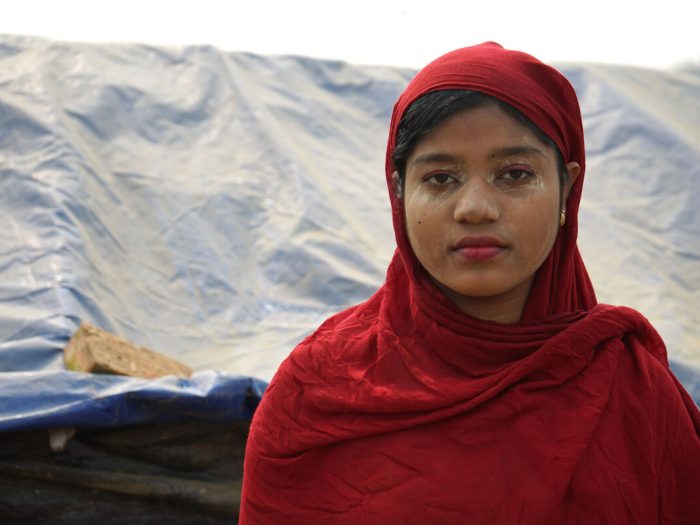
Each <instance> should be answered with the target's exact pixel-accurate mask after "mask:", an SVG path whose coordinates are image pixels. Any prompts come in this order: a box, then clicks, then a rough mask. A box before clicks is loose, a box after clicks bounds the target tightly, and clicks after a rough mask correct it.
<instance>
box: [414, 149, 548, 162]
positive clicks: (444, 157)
mask: <svg viewBox="0 0 700 525" xmlns="http://www.w3.org/2000/svg"><path fill="white" fill-rule="evenodd" d="M513 155H537V156H540V157H546V156H547V153H546V152H545V151H543V150H541V149H540V148H536V147H534V146H506V147H503V148H496V149H494V150H492V151H491V152H490V153H489V156H490V157H491V158H501V157H512V156H513ZM459 162H460V158H459V157H458V156H456V155H452V154H450V153H443V152H431V153H424V154H423V155H419V156H418V157H416V158H415V159H413V160H412V161H411V166H416V165H419V164H438V163H440V164H445V163H459Z"/></svg>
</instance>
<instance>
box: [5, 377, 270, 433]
mask: <svg viewBox="0 0 700 525" xmlns="http://www.w3.org/2000/svg"><path fill="white" fill-rule="evenodd" d="M0 377H1V378H2V380H1V381H0V399H2V403H1V404H0V430H2V431H13V430H34V429H43V428H61V427H64V428H71V427H75V428H81V427H89V428H93V427H117V426H125V425H136V424H149V423H153V422H159V423H170V422H183V423H184V422H197V421H200V422H208V423H227V422H231V421H237V420H244V419H245V420H247V419H250V418H251V417H252V416H253V412H254V411H255V408H256V407H257V405H258V403H259V401H260V398H261V396H262V394H263V391H264V389H265V387H266V383H265V382H263V381H261V380H259V379H254V378H251V377H243V376H241V377H233V376H225V375H222V374H219V373H217V372H212V371H204V372H198V373H196V374H194V375H193V376H192V377H191V378H188V379H183V378H177V377H174V376H168V377H163V378H158V379H152V380H143V379H138V378H133V377H123V376H113V375H102V374H83V373H70V372H54V371H37V372H31V373H28V372H7V373H3V374H2V376H0Z"/></svg>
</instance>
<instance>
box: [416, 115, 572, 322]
mask: <svg viewBox="0 0 700 525" xmlns="http://www.w3.org/2000/svg"><path fill="white" fill-rule="evenodd" d="M567 168H568V170H569V174H570V183H569V184H567V186H566V187H565V188H563V194H562V195H560V191H562V189H561V188H560V182H559V174H558V169H557V157H556V154H555V151H554V150H553V148H552V147H551V146H548V145H546V144H544V143H543V142H541V141H540V139H539V138H538V137H537V136H535V135H534V134H533V133H532V132H531V131H530V130H529V129H528V128H527V127H525V126H524V125H522V124H521V123H519V122H518V121H516V120H514V119H513V118H512V117H511V116H509V115H507V114H506V113H505V112H503V110H501V109H500V108H498V107H497V106H495V105H493V106H492V105H489V106H484V107H480V108H475V109H470V110H465V111H463V112H461V113H458V114H456V115H454V116H452V117H450V118H449V119H447V120H445V121H444V122H443V123H442V124H440V125H439V126H438V127H437V128H435V129H434V130H433V131H432V132H430V133H429V134H428V135H426V136H425V137H424V138H423V139H421V140H420V141H419V142H418V144H417V146H416V147H415V150H414V151H413V153H412V154H411V155H410V156H409V157H408V160H407V162H406V180H405V187H404V211H405V218H406V228H407V231H408V238H409V240H410V242H411V246H412V248H413V251H414V253H415V254H416V257H417V258H418V260H419V261H420V263H421V264H422V265H423V267H424V268H425V269H426V270H427V271H428V273H429V274H430V275H431V276H432V278H433V279H434V280H435V281H436V282H437V284H438V285H439V286H440V287H441V288H442V289H443V290H444V291H445V293H446V294H447V295H448V297H450V298H452V299H453V300H454V301H455V303H456V304H457V305H458V306H459V307H460V308H461V309H462V310H463V311H465V312H467V313H469V314H471V315H475V316H476V317H480V318H482V319H491V320H496V321H500V322H515V321H518V320H519V319H520V315H521V314H522V309H523V308H524V305H525V301H526V300H527V296H528V294H529V291H530V286H531V285H532V281H533V279H534V275H535V272H536V271H537V269H538V268H539V266H540V265H541V264H542V262H544V260H545V258H546V257H547V255H548V254H549V252H550V250H551V248H552V245H553V244H554V241H555V239H556V236H557V232H558V230H559V227H560V226H559V220H560V212H561V208H560V202H564V201H565V199H566V196H567V194H568V190H569V188H570V184H572V183H573V181H574V179H575V177H576V176H577V175H578V165H577V164H576V163H570V164H569V165H567ZM562 196H563V197H562ZM562 199H563V200H562Z"/></svg>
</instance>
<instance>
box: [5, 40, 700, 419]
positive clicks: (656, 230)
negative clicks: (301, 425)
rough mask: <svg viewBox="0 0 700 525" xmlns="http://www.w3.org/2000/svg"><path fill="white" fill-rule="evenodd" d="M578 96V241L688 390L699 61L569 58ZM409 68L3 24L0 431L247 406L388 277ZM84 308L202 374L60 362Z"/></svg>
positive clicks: (692, 380)
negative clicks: (323, 326) (296, 354)
mask: <svg viewBox="0 0 700 525" xmlns="http://www.w3.org/2000/svg"><path fill="white" fill-rule="evenodd" d="M559 68H560V69H561V70H562V71H563V72H564V73H565V74H566V75H567V76H568V77H569V78H570V80H571V81H572V83H573V84H574V86H575V88H576V90H577V92H578V94H579V97H580V101H581V107H582V111H583V115H584V124H585V128H586V139H587V155H588V157H587V158H588V171H587V175H586V177H587V182H586V187H585V188H584V197H583V201H582V205H581V213H580V223H581V232H580V246H581V250H582V253H583V256H584V260H585V261H586V264H587V266H588V268H589V271H590V273H591V276H592V279H593V282H594V285H596V290H597V293H598V297H599V299H600V300H601V302H608V303H614V304H624V305H627V306H631V307H634V308H637V309H639V310H640V311H642V312H643V313H644V314H645V315H646V316H647V317H649V319H650V320H651V321H652V323H653V324H654V325H655V326H656V327H657V329H658V330H659V331H660V333H661V334H662V336H663V337H664V339H665V341H666V343H667V345H668V349H669V354H670V355H671V357H672V359H673V367H674V370H675V371H676V373H677V375H678V377H679V378H680V380H681V381H682V382H683V383H684V384H685V386H686V388H687V389H688V390H689V391H690V392H691V393H692V394H693V395H694V397H695V399H696V401H697V400H698V399H700V371H699V369H698V365H700V308H699V305H700V301H699V300H698V299H699V298H700V242H699V241H698V239H700V207H698V205H697V203H699V202H700V71H698V70H697V69H694V68H693V67H690V66H689V67H685V68H677V69H674V70H667V71H656V70H648V69H642V68H633V67H623V66H609V65H606V66H603V65H597V64H560V65H559ZM413 74H414V71H412V70H409V69H405V68H395V67H388V66H387V67H377V66H356V65H350V64H346V63H343V62H338V61H328V60H315V59H309V58H303V57H263V56H257V55H253V54H248V53H224V52H221V51H219V50H217V49H214V48H211V47H201V46H198V47H179V48H165V47H163V48H158V47H150V46H140V45H96V44H94V45H86V44H75V43H61V42H53V41H47V40H42V39H35V38H24V37H11V36H4V37H0V430H19V429H28V428H47V427H64V426H119V425H127V424H134V423H147V422H161V421H179V420H191V419H199V420H213V421H227V420H235V419H245V418H249V417H250V415H251V414H252V411H253V410H254V408H255V406H256V404H257V402H258V401H259V399H260V396H261V395H262V392H263V390H264V388H265V384H266V381H269V379H270V378H271V377H272V374H273V373H274V371H275V370H276V369H277V367H278V366H279V364H280V362H281V361H282V360H283V359H284V358H285V357H286V356H287V355H288V353H289V352H290V351H291V349H292V348H293V347H294V345H295V344H296V343H297V342H298V341H300V340H301V339H302V338H303V337H304V336H306V335H307V334H309V333H310V332H311V331H312V330H313V329H314V328H315V327H316V326H318V325H319V324H320V323H321V322H322V321H323V320H324V319H325V318H326V317H328V316H329V315H331V314H332V313H335V312H337V311H340V310H342V309H344V308H346V307H348V306H350V305H352V304H356V303H357V302H360V301H362V300H364V299H365V298H367V297H369V295H371V293H372V292H373V291H374V290H375V289H376V288H377V287H378V286H379V285H380V284H381V283H382V282H383V279H384V272H385V270H386V266H387V263H388V261H389V258H390V256H391V253H392V252H393V248H394V239H393V231H392V229H391V217H390V209H389V200H388V198H387V189H386V186H385V182H384V174H383V170H384V148H385V144H386V133H387V129H388V124H389V118H390V115H391V108H392V105H393V103H394V101H395V99H396V97H397V96H398V94H399V93H400V92H401V91H402V89H403V88H404V87H405V85H406V83H407V82H408V80H409V79H410V78H411V76H412V75H413ZM81 321H86V322H90V323H92V324H94V325H97V326H99V327H101V328H103V329H105V330H108V331H110V332H112V333H115V334H117V335H119V336H121V337H124V338H126V339H128V340H130V341H132V342H134V343H136V344H139V345H142V346H146V347H148V348H151V349H153V350H155V351H157V352H160V353H163V354H166V355H169V356H171V357H174V358H176V359H178V360H180V361H182V362H184V363H186V364H188V365H190V366H192V367H193V368H195V370H196V373H195V375H194V376H193V377H192V378H191V379H189V380H186V379H178V378H174V377H166V378H161V379H158V380H146V379H138V378H127V377H118V376H107V375H103V376H98V375H88V374H79V373H74V372H67V371H65V370H64V366H63V361H62V349H63V347H64V346H65V344H66V343H67V341H68V339H69V337H70V336H71V334H72V333H73V332H74V331H75V329H76V328H77V327H78V325H79V324H80V322H81Z"/></svg>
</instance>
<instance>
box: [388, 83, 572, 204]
mask: <svg viewBox="0 0 700 525" xmlns="http://www.w3.org/2000/svg"><path fill="white" fill-rule="evenodd" d="M488 105H495V106H496V107H498V108H500V109H502V110H503V111H504V112H505V113H506V114H507V115H509V116H510V117H512V118H513V119H515V120H516V121H517V122H520V123H521V124H523V125H524V126H525V127H526V128H528V129H529V130H530V131H532V133H534V134H535V136H536V137H537V138H538V139H540V141H542V142H543V143H544V144H546V145H548V146H550V147H551V148H552V149H554V152H555V154H556V157H557V159H556V160H557V166H558V170H559V183H560V188H561V189H563V188H564V185H565V184H566V183H567V181H568V178H569V173H568V171H567V170H566V165H565V164H564V159H563V157H562V155H561V152H560V151H559V148H558V147H557V145H556V144H555V143H554V141H553V140H552V139H550V138H549V137H548V136H547V135H545V134H544V132H543V131H542V130H541V129H540V128H538V127H537V126H536V125H535V124H533V122H532V121H531V120H530V119H528V118H527V117H526V116H525V115H523V114H522V113H521V112H520V111H519V110H517V109H516V108H514V107H513V106H511V105H510V104H507V103H506V102H503V101H502V100H499V99H497V98H495V97H492V96H490V95H487V94H485V93H481V92H479V91H470V90H465V89H450V90H444V91H433V92H431V93H426V94H425V95H423V96H422V97H420V98H418V99H417V100H415V101H414V102H413V103H412V104H411V105H410V106H409V107H408V109H407V110H406V112H405V113H404V114H403V117H402V118H401V122H399V127H398V131H397V132H396V143H395V146H394V154H393V156H392V161H393V163H394V168H395V169H396V171H397V173H398V176H399V184H398V187H397V188H396V192H397V195H399V196H401V194H402V193H403V188H404V184H405V181H406V161H407V160H408V157H409V156H410V155H411V153H413V150H414V148H415V147H416V145H417V144H418V141H419V140H421V139H422V138H423V137H425V136H426V135H427V134H428V133H430V132H431V131H433V130H434V129H435V128H437V127H438V126H439V125H440V124H441V123H442V122H443V121H445V120H446V119H448V118H450V117H452V116H453V115H456V114H457V113H459V112H460V111H465V110H467V109H474V108H479V107H484V106H488Z"/></svg>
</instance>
